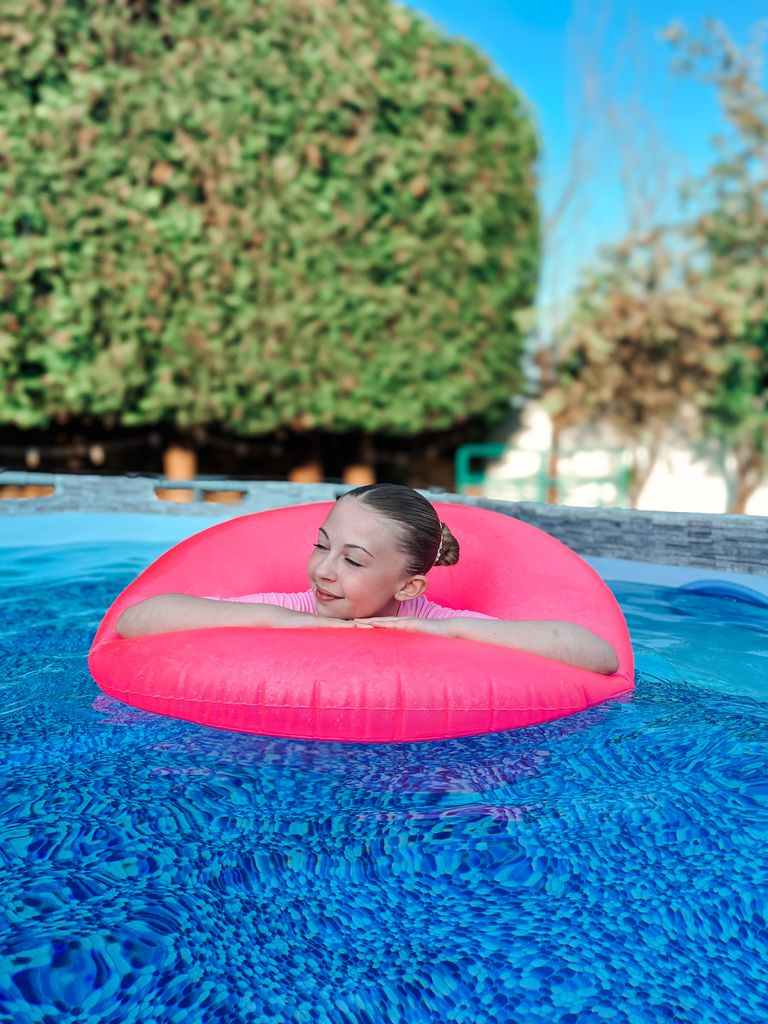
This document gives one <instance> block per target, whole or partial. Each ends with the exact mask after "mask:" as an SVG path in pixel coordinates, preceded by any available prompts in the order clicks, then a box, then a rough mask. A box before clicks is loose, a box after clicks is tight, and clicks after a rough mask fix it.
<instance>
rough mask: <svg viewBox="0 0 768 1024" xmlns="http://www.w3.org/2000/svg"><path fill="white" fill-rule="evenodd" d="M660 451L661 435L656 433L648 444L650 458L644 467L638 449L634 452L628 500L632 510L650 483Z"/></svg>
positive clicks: (646, 460) (648, 457)
mask: <svg viewBox="0 0 768 1024" xmlns="http://www.w3.org/2000/svg"><path fill="white" fill-rule="evenodd" d="M660 450H661V435H660V434H658V433H655V434H653V435H652V436H651V439H650V441H649V443H648V456H647V458H646V459H645V463H644V465H641V464H640V461H639V459H638V452H637V449H635V451H633V452H632V472H631V474H630V478H629V487H628V489H627V500H628V501H629V507H630V508H637V503H638V501H639V500H640V495H641V494H642V493H643V488H644V487H645V485H646V484H647V483H648V480H649V479H650V476H651V473H652V472H653V469H654V467H655V465H656V462H657V461H658V458H659V452H660Z"/></svg>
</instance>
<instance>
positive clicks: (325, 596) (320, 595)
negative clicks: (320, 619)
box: [315, 587, 341, 601]
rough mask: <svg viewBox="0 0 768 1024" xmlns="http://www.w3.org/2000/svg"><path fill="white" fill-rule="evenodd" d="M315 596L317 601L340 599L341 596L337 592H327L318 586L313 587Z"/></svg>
mask: <svg viewBox="0 0 768 1024" xmlns="http://www.w3.org/2000/svg"><path fill="white" fill-rule="evenodd" d="M315 596H316V597H317V599H318V601H340V600H341V598H340V597H339V596H338V595H337V594H329V593H328V591H327V590H322V589H321V588H320V587H316V588H315Z"/></svg>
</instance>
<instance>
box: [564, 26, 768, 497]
mask: <svg viewBox="0 0 768 1024" xmlns="http://www.w3.org/2000/svg"><path fill="white" fill-rule="evenodd" d="M666 36H667V38H668V39H669V40H670V41H671V42H672V44H673V45H674V46H675V47H676V48H677V50H678V52H679V53H680V55H681V61H680V63H679V65H678V67H679V69H680V70H681V71H682V72H684V73H689V74H690V73H697V74H699V75H700V76H701V77H702V78H703V79H704V80H705V81H707V82H710V83H712V84H714V86H715V88H716V89H717V91H718V96H719V99H720V102H721V106H722V109H723V112H724V114H725V116H726V120H727V123H728V124H729V125H730V128H731V132H730V134H729V135H727V136H726V137H725V138H723V139H722V140H720V142H719V147H720V159H719V160H718V161H717V162H716V163H715V164H714V165H713V166H712V167H711V168H710V170H709V171H708V173H707V174H706V175H705V176H704V177H703V178H702V179H701V180H700V181H698V182H696V183H694V185H693V186H688V188H687V190H686V191H687V194H688V199H689V200H690V207H689V209H688V213H687V216H686V218H684V220H683V222H682V223H681V224H679V225H677V226H676V227H675V228H669V227H663V226H658V227H655V228H650V229H648V230H647V231H646V232H645V233H644V234H634V235H630V236H628V237H627V238H625V239H624V240H622V241H621V242H620V243H619V244H617V245H616V246H614V247H612V248H610V249H608V250H606V252H605V254H604V257H603V260H602V262H601V263H599V264H598V266H597V267H596V268H595V269H594V270H593V271H592V272H591V273H590V274H589V275H588V276H587V277H586V279H585V282H584V284H583V286H582V287H581V288H580V289H579V292H578V294H577V296H576V301H575V307H574V313H573V316H572V318H571V320H570V322H569V323H568V325H567V327H566V330H565V332H564V340H563V343H562V344H561V345H560V346H559V348H558V351H557V352H556V353H553V354H551V355H550V364H551V365H553V366H554V367H555V369H554V372H553V377H554V378H555V379H554V381H553V382H552V384H551V386H550V387H549V388H548V390H547V396H546V400H547V403H548V404H549V406H550V408H551V409H552V411H553V414H554V416H555V422H556V424H557V425H558V426H560V427H561V428H562V427H564V426H568V425H572V424H574V423H592V424H596V423H609V424H610V425H612V426H613V427H614V428H615V429H616V430H617V431H618V432H619V433H620V434H621V435H622V436H623V437H624V438H626V439H627V440H628V442H629V444H630V446H631V451H632V454H633V457H634V474H633V477H634V479H633V486H632V492H631V499H632V500H636V498H637V496H638V494H639V491H640V490H641V489H642V486H643V484H644V483H645V481H646V479H647V477H648V475H649V473H650V470H651V469H652V467H653V463H654V461H655V458H656V456H657V455H658V452H659V450H660V446H661V443H662V435H663V434H664V432H665V431H666V430H668V429H669V428H670V427H683V428H685V429H687V430H688V431H689V433H690V435H691V437H692V438H693V437H697V436H701V434H704V435H708V436H710V437H715V438H717V439H718V440H719V442H720V446H721V454H720V459H721V462H724V463H725V465H726V466H728V464H729V463H730V464H731V467H732V468H731V479H730V481H729V483H730V491H731V494H730V500H729V509H730V511H733V512H743V511H744V510H745V507H746V503H747V501H748V499H749V497H750V495H751V494H752V493H753V492H754V490H755V489H756V488H757V487H758V486H759V484H760V483H761V481H762V480H763V479H764V478H765V475H766V470H767V469H768V287H767V285H768V282H766V275H765V266H766V256H768V94H766V92H765V90H764V89H763V87H762V85H761V84H760V69H759V63H758V62H757V60H756V54H755V53H753V52H752V51H750V50H740V49H739V48H737V47H736V46H735V45H734V44H733V43H732V41H731V40H730V39H729V38H728V36H727V34H726V33H725V30H724V29H723V28H722V27H721V26H719V25H717V24H715V23H710V24H709V25H708V26H707V28H706V29H705V31H704V32H703V33H702V35H700V36H693V35H691V34H689V33H687V32H686V31H685V29H683V28H682V27H680V26H674V27H672V28H670V29H668V30H667V32H666Z"/></svg>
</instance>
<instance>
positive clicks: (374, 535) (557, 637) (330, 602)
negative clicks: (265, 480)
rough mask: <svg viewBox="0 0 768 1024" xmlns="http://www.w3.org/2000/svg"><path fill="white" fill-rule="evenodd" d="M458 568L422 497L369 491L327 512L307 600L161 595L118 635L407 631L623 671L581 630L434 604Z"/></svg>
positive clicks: (122, 620) (395, 488)
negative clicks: (434, 585) (440, 568)
mask: <svg viewBox="0 0 768 1024" xmlns="http://www.w3.org/2000/svg"><path fill="white" fill-rule="evenodd" d="M458 560H459V545H458V542H457V540H456V538H455V537H454V536H453V534H452V533H451V531H450V530H449V529H448V527H447V526H446V525H445V524H444V523H441V522H440V521H439V519H438V516H437V513H436V511H435V509H434V508H433V507H432V505H431V504H430V503H429V502H428V501H427V499H426V498H424V497H423V496H422V495H421V494H419V492H418V491H414V490H412V489H411V488H410V487H402V486H400V485H398V484H371V485H369V486H367V487H358V488H356V489H355V490H352V491H349V492H348V493H347V494H344V495H343V496H342V497H341V498H339V499H338V500H337V502H336V504H335V505H334V507H333V508H332V509H331V511H330V512H329V514H328V517H327V518H326V520H325V522H324V523H323V525H322V526H321V527H320V529H319V531H318V539H317V543H316V544H315V549H314V551H313V553H312V555H311V556H310V559H309V564H308V566H307V574H308V576H309V582H310V584H311V587H310V589H309V590H307V591H305V592H304V593H299V594H249V595H246V596H243V597H238V598H229V599H227V600H224V599H220V598H215V597H191V596H189V595H187V594H160V595H157V596H156V597H150V598H148V599H147V600H146V601H140V602H139V603H138V604H136V605H133V606H132V607H131V608H127V609H126V610H125V611H124V612H123V613H122V615H121V616H120V617H119V619H118V620H117V626H116V628H117V632H118V633H119V634H120V636H123V637H131V636H143V635H145V634H148V633H167V632H172V631H174V630H180V629H205V628H210V627H217V626H271V627H274V628H276V629H301V628H306V627H311V628H318V627H325V628H330V629H405V630H415V631H416V632H419V633H433V634H435V635H438V636H447V637H463V638H465V639H468V640H478V641H480V642H482V643H489V644H499V645H501V646H503V647H515V648H517V649H519V650H522V651H529V652H531V653H533V654H539V655H543V656H544V657H547V658H553V659H555V660H556V661H563V662H566V663H568V664H570V665H576V666H579V667H580V668H586V669H591V670H592V671H593V672H601V673H604V674H610V673H611V672H615V671H616V669H617V667H618V659H617V657H616V652H615V651H614V649H613V647H612V646H611V645H610V644H609V643H607V642H606V641H605V640H602V639H601V638H600V637H598V636H597V635H596V634H595V633H592V632H591V631H590V630H588V629H585V628H584V627H582V626H576V625H574V624H573V623H570V622H560V621H540V622H528V621H523V622H514V621H508V620H505V619H495V618H492V617H491V616H489V615H484V614H483V613H482V612H474V611H458V610H455V609H452V608H444V607H442V606H441V605H439V604H435V603H434V602H433V601H430V600H429V599H428V598H427V597H425V592H426V590H427V585H428V581H427V573H428V572H429V570H430V569H431V568H432V566H434V565H454V564H455V563H456V562H457V561H458Z"/></svg>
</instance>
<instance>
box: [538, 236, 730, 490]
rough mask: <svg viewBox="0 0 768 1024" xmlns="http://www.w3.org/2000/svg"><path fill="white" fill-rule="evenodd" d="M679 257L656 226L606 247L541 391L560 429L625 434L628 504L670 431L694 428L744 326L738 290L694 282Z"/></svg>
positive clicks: (673, 244) (676, 248) (580, 294)
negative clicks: (589, 427) (586, 427)
mask: <svg viewBox="0 0 768 1024" xmlns="http://www.w3.org/2000/svg"><path fill="white" fill-rule="evenodd" d="M680 259H681V253H680V245H679V241H673V240H672V239H670V238H668V237H667V233H666V232H664V231H661V230H658V231H652V232H649V233H648V234H647V235H645V236H644V237H632V238H629V239H626V240H625V241H624V242H623V243H622V244H621V245H619V246H617V247H615V248H611V249H607V250H606V251H605V253H604V254H603V261H602V263H601V264H599V265H598V267H597V268H596V269H595V270H593V271H592V272H591V273H590V274H589V275H588V276H587V278H586V280H585V282H584V284H583V286H582V287H581V289H580V290H579V292H578V295H577V297H576V304H575V309H574V313H573V316H572V318H571V320H570V322H569V323H568V325H567V327H566V329H565V331H564V335H563V339H562V343H561V347H560V349H559V351H558V353H557V362H556V369H555V374H556V381H555V382H554V384H553V385H552V386H551V387H550V388H549V389H548V391H547V394H546V398H545V401H546V404H547V405H548V406H549V408H550V410H551V412H552V414H553V417H554V419H555V422H556V424H557V425H558V427H559V428H560V429H561V430H562V429H564V428H565V427H570V426H575V425H582V424H600V425H607V426H610V427H611V428H613V430H614V431H615V432H616V433H617V434H618V435H619V436H620V437H622V438H623V439H625V441H626V442H627V444H628V447H629V452H630V456H631V460H632V477H631V481H630V492H629V500H630V504H632V505H635V504H636V502H637V499H638V497H639V495H640V492H641V491H642V489H643V487H644V486H645V483H646V482H647V480H648V477H649V475H650V473H651V470H652V469H653V466H654V464H655V462H656V459H657V458H658V456H659V454H660V451H661V447H662V444H663V438H664V435H665V433H666V432H667V431H668V430H669V428H670V427H672V426H674V427H676V428H678V429H679V430H684V431H686V432H687V433H689V434H690V435H692V436H695V435H696V433H697V432H698V430H699V429H700V426H701V411H702V410H703V409H705V408H707V407H708V404H709V403H710V402H711V398H712V395H713V393H714V392H715V391H716V389H717V388H718V386H719V384H720V380H721V376H722V373H723V371H724V368H725V366H726V351H727V348H728V346H729V345H730V343H731V340H732V338H733V336H734V335H735V334H737V333H738V332H739V330H740V329H741V310H740V308H739V306H738V303H737V302H736V301H735V297H733V296H732V295H730V294H729V293H728V292H727V291H726V290H724V289H720V290H713V289H712V288H711V287H706V288H704V287H698V286H697V285H696V283H695V280H694V279H693V278H692V277H691V276H684V275H682V274H681V269H680V267H679V262H680Z"/></svg>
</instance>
